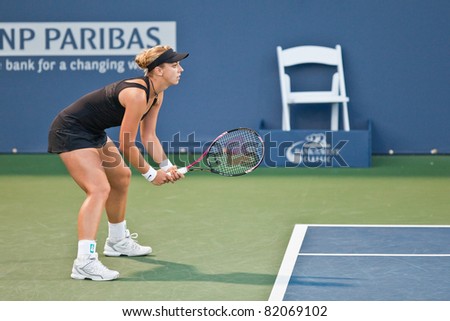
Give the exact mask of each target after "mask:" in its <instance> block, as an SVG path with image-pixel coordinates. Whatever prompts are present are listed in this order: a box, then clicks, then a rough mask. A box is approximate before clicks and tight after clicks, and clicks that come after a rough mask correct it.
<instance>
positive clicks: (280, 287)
mask: <svg viewBox="0 0 450 321" xmlns="http://www.w3.org/2000/svg"><path fill="white" fill-rule="evenodd" d="M308 227H374V228H380V227H381V228H450V225H357V224H355V225H352V224H350V225H345V224H323V225H322V224H308V225H305V224H296V225H295V226H294V230H293V231H292V235H291V238H290V240H289V244H288V247H287V249H286V252H285V254H284V258H283V261H282V263H281V267H280V270H279V272H278V275H277V278H276V280H275V283H274V285H273V288H272V292H271V293H270V296H269V301H283V299H284V295H285V293H286V289H287V286H288V284H289V280H290V278H291V276H292V271H293V270H294V267H295V263H296V262H297V258H298V257H299V256H308V255H309V256H314V255H316V256H319V255H320V256H385V257H388V256H391V257H395V256H397V257H400V256H405V257H408V256H409V257H414V256H416V257H430V256H431V257H433V256H434V257H447V256H450V254H325V253H300V248H301V246H302V244H303V240H304V238H305V234H306V231H307V229H308Z"/></svg>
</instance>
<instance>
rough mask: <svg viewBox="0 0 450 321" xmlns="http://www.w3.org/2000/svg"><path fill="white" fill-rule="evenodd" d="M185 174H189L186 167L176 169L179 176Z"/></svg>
mask: <svg viewBox="0 0 450 321" xmlns="http://www.w3.org/2000/svg"><path fill="white" fill-rule="evenodd" d="M187 172H189V170H188V169H187V167H181V168H179V169H178V173H180V174H186V173H187Z"/></svg>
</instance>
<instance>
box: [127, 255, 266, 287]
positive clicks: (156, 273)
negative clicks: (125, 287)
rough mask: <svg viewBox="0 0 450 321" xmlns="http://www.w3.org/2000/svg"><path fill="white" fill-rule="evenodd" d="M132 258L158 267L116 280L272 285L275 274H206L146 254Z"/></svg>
mask: <svg viewBox="0 0 450 321" xmlns="http://www.w3.org/2000/svg"><path fill="white" fill-rule="evenodd" d="M132 259H134V260H137V261H140V262H144V263H149V264H154V265H157V266H158V267H156V268H152V269H149V270H145V271H140V272H135V273H134V274H132V275H131V276H129V277H124V278H120V279H119V280H118V281H125V282H127V281H128V282H129V281H200V282H220V283H232V284H251V285H272V284H273V283H274V281H275V275H270V274H258V273H245V272H234V273H224V274H220V273H219V274H208V273H202V272H200V271H199V270H197V268H196V267H195V266H192V265H188V264H182V263H175V262H169V261H162V260H157V259H155V258H152V257H148V256H147V257H134V258H132Z"/></svg>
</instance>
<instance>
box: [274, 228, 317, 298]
mask: <svg viewBox="0 0 450 321" xmlns="http://www.w3.org/2000/svg"><path fill="white" fill-rule="evenodd" d="M307 229H308V225H295V226H294V230H293V231H292V235H291V239H290V240H289V244H288V247H287V249H286V252H285V253H284V258H283V261H282V263H281V267H280V270H279V271H278V275H277V278H276V280H275V284H274V285H273V288H272V292H271V293H270V297H269V301H283V298H284V293H285V292H286V289H287V286H288V283H289V280H290V278H291V275H292V271H293V270H294V266H295V262H296V261H297V257H298V253H299V252H300V248H301V246H302V243H303V239H304V238H305V234H306V230H307Z"/></svg>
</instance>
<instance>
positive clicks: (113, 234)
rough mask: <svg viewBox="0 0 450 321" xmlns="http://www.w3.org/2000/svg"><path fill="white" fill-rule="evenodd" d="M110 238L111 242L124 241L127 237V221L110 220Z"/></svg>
mask: <svg viewBox="0 0 450 321" xmlns="http://www.w3.org/2000/svg"><path fill="white" fill-rule="evenodd" d="M108 230H109V234H108V238H109V240H110V241H111V242H113V243H116V242H119V241H122V240H123V239H124V238H125V237H126V230H127V222H126V221H123V222H120V223H109V222H108Z"/></svg>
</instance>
